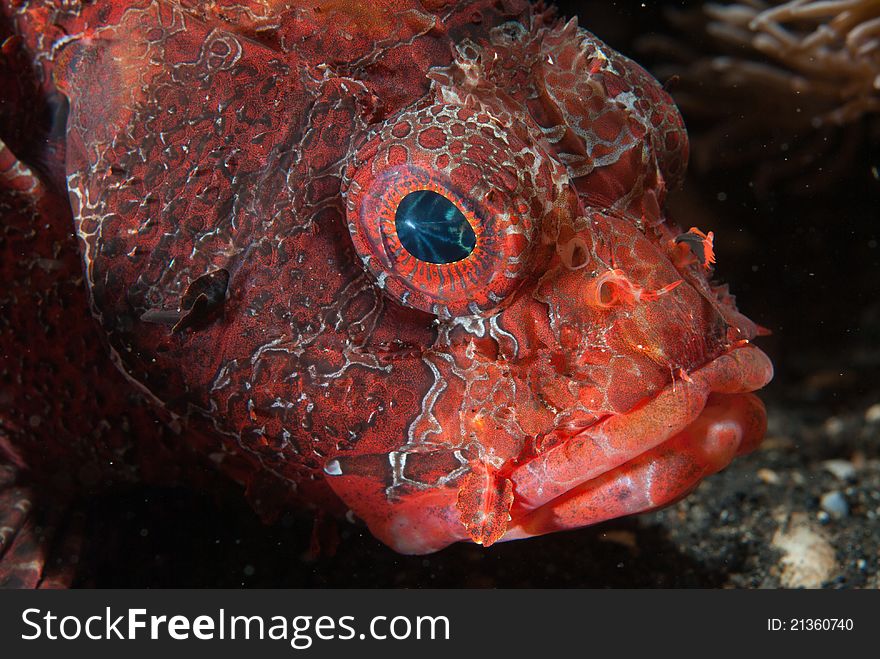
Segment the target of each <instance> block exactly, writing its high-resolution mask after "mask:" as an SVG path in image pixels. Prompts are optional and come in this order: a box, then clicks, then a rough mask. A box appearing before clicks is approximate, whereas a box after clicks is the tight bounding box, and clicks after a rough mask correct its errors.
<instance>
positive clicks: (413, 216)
mask: <svg viewBox="0 0 880 659" xmlns="http://www.w3.org/2000/svg"><path fill="white" fill-rule="evenodd" d="M394 228H395V229H396V231H397V237H398V238H399V240H400V244H401V245H402V246H403V248H404V249H405V250H406V251H407V252H409V253H410V254H412V255H413V256H414V257H415V258H417V259H418V260H420V261H425V262H426V263H435V264H437V265H443V264H449V263H456V262H458V261H462V260H464V259H466V258H467V257H468V256H470V255H471V254H472V253H473V251H474V248H475V247H476V244H477V235H476V233H474V228H473V227H472V226H471V224H470V222H468V220H467V218H466V217H465V215H464V213H462V212H461V210H460V209H459V208H458V206H456V205H455V204H454V203H452V202H451V201H450V200H449V199H447V198H446V197H444V196H443V195H441V194H438V193H437V192H434V191H433V190H415V191H414V192H410V193H409V194H408V195H406V196H405V197H404V198H403V199H401V201H400V203H399V204H398V206H397V211H396V212H395V214H394Z"/></svg>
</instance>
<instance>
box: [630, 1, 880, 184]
mask: <svg viewBox="0 0 880 659" xmlns="http://www.w3.org/2000/svg"><path fill="white" fill-rule="evenodd" d="M670 19H671V20H672V21H673V22H674V23H675V24H676V25H677V26H678V27H679V28H681V29H682V31H684V32H686V33H687V34H688V36H689V39H688V42H689V44H690V45H684V44H683V43H682V42H680V41H675V40H672V39H669V38H665V37H659V36H654V37H651V38H650V39H647V40H645V41H644V42H643V44H642V45H643V47H644V48H647V49H649V50H651V51H653V52H654V53H659V54H660V55H661V57H662V58H663V59H665V60H666V61H675V62H678V63H677V64H668V65H665V66H662V67H659V68H658V73H659V74H660V75H661V76H667V77H668V76H673V75H674V76H677V77H678V78H679V79H680V82H679V86H678V89H677V90H676V92H675V94H676V98H677V100H678V101H679V103H680V104H681V105H682V106H683V108H684V109H685V112H686V113H687V114H688V115H689V116H690V118H691V119H693V120H694V121H695V123H697V124H700V123H701V122H703V121H704V120H705V122H706V124H707V125H708V126H710V128H708V129H707V130H706V131H705V132H703V133H702V135H701V134H700V131H697V139H696V144H695V147H696V148H695V164H696V166H697V167H698V168H703V169H710V168H714V167H718V166H722V167H726V166H730V165H737V164H741V163H743V162H749V161H755V160H762V161H765V162H763V163H762V165H760V166H759V168H758V172H757V175H756V183H757V184H758V185H759V186H761V185H763V186H765V187H766V186H769V185H770V184H772V183H774V182H775V181H776V180H779V179H780V178H783V177H785V176H786V175H787V174H788V173H789V171H803V169H804V167H805V166H807V165H812V164H815V166H814V167H813V170H814V172H815V173H816V174H818V177H817V179H824V180H826V181H827V180H829V178H830V177H829V176H828V174H829V170H833V169H839V168H840V165H841V164H842V163H844V162H848V161H850V158H849V156H850V155H851V154H852V152H853V150H854V149H855V148H856V147H857V146H858V144H859V143H860V142H862V141H863V139H864V136H865V128H866V127H867V128H869V129H871V130H874V131H877V128H878V124H880V122H878V121H877V119H878V117H880V0H789V1H786V2H780V1H778V0H777V1H776V2H765V1H762V0H743V1H741V2H727V3H724V4H720V3H705V4H703V5H702V6H701V7H699V8H697V9H694V10H689V11H683V12H681V11H680V12H673V13H671V14H670ZM699 35H702V36H703V39H704V41H705V50H703V51H702V52H699V51H696V50H695V46H694V45H693V44H694V42H695V41H699V40H700V37H699ZM707 50H708V51H714V52H713V54H711V55H706V54H705V53H706V51H707ZM869 124H870V125H869ZM842 128H843V129H844V130H841V129H842ZM722 141H724V142H726V143H727V144H731V143H734V144H736V149H735V151H731V150H730V149H729V148H728V149H726V150H725V149H721V148H719V147H720V144H721V142H722ZM776 154H779V155H781V156H782V158H777V159H775V161H774V162H773V163H772V164H771V163H767V162H766V160H767V158H768V157H773V156H774V155H776ZM833 156H836V158H835V157H833Z"/></svg>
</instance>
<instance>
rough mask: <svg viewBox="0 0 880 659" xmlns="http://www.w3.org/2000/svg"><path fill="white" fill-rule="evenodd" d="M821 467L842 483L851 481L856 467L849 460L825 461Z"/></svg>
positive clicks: (854, 475)
mask: <svg viewBox="0 0 880 659" xmlns="http://www.w3.org/2000/svg"><path fill="white" fill-rule="evenodd" d="M822 467H823V468H824V469H825V471H827V472H830V473H831V474H833V475H834V476H835V478H838V479H839V480H842V481H848V480H853V479H855V477H856V466H855V465H854V464H853V463H852V462H850V461H849V460H826V461H825V462H823V463H822Z"/></svg>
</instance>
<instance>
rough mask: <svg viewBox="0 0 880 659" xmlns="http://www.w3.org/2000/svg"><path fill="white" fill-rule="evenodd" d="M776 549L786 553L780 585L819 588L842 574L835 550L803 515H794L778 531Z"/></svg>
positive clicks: (775, 539)
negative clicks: (836, 574) (838, 571)
mask: <svg viewBox="0 0 880 659" xmlns="http://www.w3.org/2000/svg"><path fill="white" fill-rule="evenodd" d="M773 547H774V548H776V549H778V550H780V551H781V552H782V559H781V561H780V562H781V565H782V572H781V574H780V581H781V584H782V586H783V587H785V588H819V587H821V586H822V584H823V583H824V582H826V581H830V580H831V579H832V578H833V577H834V575H835V573H836V572H837V570H838V566H837V560H836V557H835V552H834V547H832V546H831V543H829V542H828V540H827V539H826V537H825V536H824V534H823V533H822V532H821V531H820V530H818V529H817V528H815V527H814V526H813V525H812V524H810V522H809V519H808V517H807V516H806V515H805V514H803V513H794V514H793V515H792V516H791V518H790V519H789V520H788V524H787V525H784V526H783V527H782V528H780V529H779V530H777V531H776V534H775V535H774V536H773Z"/></svg>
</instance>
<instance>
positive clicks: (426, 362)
mask: <svg viewBox="0 0 880 659" xmlns="http://www.w3.org/2000/svg"><path fill="white" fill-rule="evenodd" d="M0 29H2V34H0V40H2V51H0V63H2V66H0V76H2V77H0V85H2V103H0V138H2V144H0V147H2V148H0V212H2V217H3V231H2V242H0V250H2V251H0V256H2V260H0V269H2V276H3V280H2V281H3V285H2V288H0V304H2V308H3V312H2V316H0V348H2V360H3V361H2V379H0V386H2V389H0V465H2V467H0V556H2V559H0V561H2V562H0V580H5V581H6V583H7V584H9V583H14V584H19V585H59V584H60V585H63V584H64V583H66V581H65V580H66V579H69V575H68V574H67V572H65V571H64V570H62V569H61V568H58V567H56V564H55V563H54V562H53V561H52V560H50V557H51V551H50V550H51V548H52V547H53V546H54V547H56V548H57V547H58V543H59V538H61V537H64V538H68V539H70V538H75V537H76V534H75V533H73V532H72V531H71V529H70V528H69V527H71V526H72V525H73V524H74V522H73V521H71V520H75V517H71V515H66V514H65V513H64V511H65V510H67V509H68V508H67V507H68V506H69V505H70V502H72V501H76V500H77V497H79V496H84V495H88V494H90V493H94V492H96V491H98V490H102V489H104V488H106V487H108V486H109V485H116V486H124V485H125V484H128V483H135V482H143V481H147V482H153V483H181V482H186V483H193V484H197V485H200V486H206V487H207V486H208V485H209V484H210V482H211V481H212V479H213V478H215V476H214V475H213V474H215V473H217V472H218V471H219V472H220V473H224V474H226V475H228V476H229V477H231V478H232V479H234V480H235V481H237V482H239V483H241V484H242V485H243V486H244V489H245V493H246V496H247V497H248V499H249V500H250V502H251V503H252V504H253V506H254V507H255V508H256V510H257V511H258V512H259V513H260V514H261V515H263V516H265V517H266V518H271V517H272V515H274V514H276V513H278V512H279V511H280V510H283V509H284V508H285V507H289V506H293V505H298V506H307V507H312V508H313V509H315V510H316V511H322V514H323V513H328V512H329V513H334V514H345V513H346V512H347V511H352V512H353V514H354V515H355V516H356V517H358V518H360V519H361V520H363V521H364V522H365V523H366V524H367V525H368V526H369V528H370V530H371V531H372V532H373V534H375V535H376V536H377V537H378V538H379V539H381V540H382V541H383V542H385V543H387V544H388V545H389V546H391V547H392V548H394V549H395V550H397V551H399V552H403V553H410V554H420V553H427V552H434V551H437V550H439V549H441V548H443V547H445V546H447V545H449V544H450V543H453V542H456V541H460V540H469V541H473V542H476V543H481V544H483V545H490V544H492V543H494V542H498V541H505V540H513V539H516V538H526V537H529V536H535V535H540V534H544V533H550V532H552V531H558V530H561V529H571V528H576V527H581V526H585V525H588V524H593V523H596V522H599V521H602V520H607V519H610V518H614V517H618V516H621V515H628V514H631V513H636V512H639V511H645V510H651V509H655V508H657V507H659V506H663V505H665V504H668V503H670V502H673V501H675V500H677V499H679V498H681V497H682V496H684V495H685V494H686V493H688V492H689V491H690V490H692V489H693V488H694V487H695V486H696V485H697V484H698V483H699V481H700V480H701V479H702V478H704V477H705V476H707V475H708V474H711V473H713V472H716V471H718V470H719V469H721V468H723V467H724V466H726V465H727V464H728V463H729V462H730V461H731V459H733V458H734V456H736V455H737V454H741V453H744V452H747V451H750V450H751V449H753V448H755V446H756V445H757V444H758V443H759V442H760V441H761V439H762V436H763V434H764V431H765V426H766V420H765V412H764V408H763V406H762V404H761V402H760V401H759V400H758V399H757V398H756V397H755V396H754V395H753V394H752V393H750V392H753V391H754V390H756V389H759V388H761V387H762V386H764V384H766V383H767V382H768V381H769V380H770V378H771V377H772V367H771V364H770V362H769V360H768V359H767V357H766V356H765V355H764V353H763V352H761V351H760V350H759V349H758V348H756V347H755V346H753V345H752V344H751V340H752V339H753V338H754V337H755V336H756V335H757V334H758V333H759V328H758V327H757V326H756V325H755V324H754V323H752V322H751V321H750V320H748V319H747V318H745V317H744V316H742V315H741V314H739V313H738V312H737V310H736V307H735V305H734V300H733V298H732V297H731V296H730V295H729V294H728V292H727V290H726V288H725V287H721V286H719V285H716V284H714V283H712V281H711V280H710V276H709V275H710V273H711V270H710V269H711V264H712V261H713V260H714V259H713V256H712V249H711V239H712V236H711V235H706V234H703V233H702V232H700V231H699V230H697V229H692V230H690V231H687V232H683V231H682V230H681V229H678V228H676V227H675V226H673V225H672V224H671V223H670V222H669V221H667V217H666V213H665V211H664V200H665V197H666V194H667V190H669V189H670V188H672V187H673V186H677V185H678V184H679V183H680V182H681V180H682V177H683V175H684V171H685V166H686V161H687V152H688V142H687V137H686V133H685V129H684V126H683V123H682V120H681V117H680V115H679V113H678V111H677V109H676V107H675V105H674V104H673V102H672V100H671V99H670V97H669V96H668V95H667V94H666V93H665V92H664V91H663V89H662V88H661V87H660V86H659V85H658V83H657V82H656V81H655V80H654V79H653V78H652V77H651V76H650V75H649V74H647V73H646V72H645V71H644V70H643V69H642V68H640V67H639V66H638V65H636V64H635V63H633V62H631V61H630V60H628V59H627V58H625V57H623V56H622V55H620V54H618V53H616V52H615V51H613V50H611V49H610V48H609V47H608V46H606V45H605V44H603V43H602V42H601V41H599V40H598V39H597V38H596V37H594V36H593V35H592V34H590V33H589V32H587V31H585V30H584V29H581V28H579V27H578V25H577V23H576V21H574V20H571V21H568V22H566V21H564V20H561V19H559V18H557V17H555V16H554V14H553V12H552V10H549V9H547V8H545V7H543V6H540V5H538V6H533V5H531V4H529V3H528V2H526V1H525V0H493V1H490V0H476V1H473V2H459V1H455V0H394V1H393V2H392V1H391V0H371V1H369V2H362V1H359V0H298V1H281V0H251V1H249V0H210V1H205V2H197V1H196V0H130V1H129V0H108V1H100V0H97V1H91V2H85V1H82V2H80V1H76V0H64V1H61V0H3V1H2V3H0ZM210 466H213V467H216V469H206V467H210ZM58 502H61V503H63V504H64V505H62V506H59V503H58ZM62 531H64V533H62ZM65 542H68V540H65ZM69 542H74V541H73V540H69Z"/></svg>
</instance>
